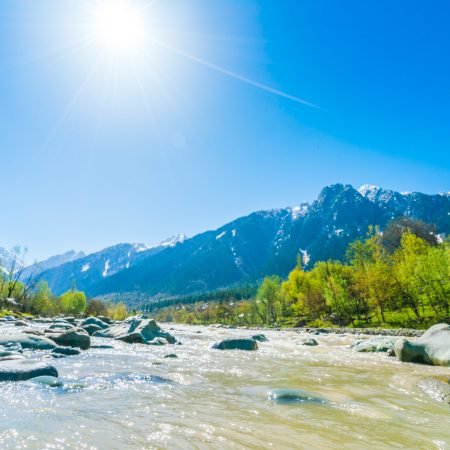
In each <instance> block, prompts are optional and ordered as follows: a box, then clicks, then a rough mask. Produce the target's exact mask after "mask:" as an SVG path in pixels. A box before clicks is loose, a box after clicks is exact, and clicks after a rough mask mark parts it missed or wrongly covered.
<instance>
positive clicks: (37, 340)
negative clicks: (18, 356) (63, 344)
mask: <svg viewBox="0 0 450 450" xmlns="http://www.w3.org/2000/svg"><path fill="white" fill-rule="evenodd" d="M0 345H2V346H4V347H8V348H9V349H13V348H14V349H16V348H18V347H19V346H20V348H27V349H31V350H52V349H54V348H55V347H56V345H55V343H54V342H53V341H51V340H50V339H48V338H46V337H45V336H36V335H34V334H17V335H4V336H0Z"/></svg>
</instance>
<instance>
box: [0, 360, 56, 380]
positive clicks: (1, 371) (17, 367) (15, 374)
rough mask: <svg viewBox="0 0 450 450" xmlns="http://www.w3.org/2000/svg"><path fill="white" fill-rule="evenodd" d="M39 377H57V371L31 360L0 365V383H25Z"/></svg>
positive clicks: (7, 362)
mask: <svg viewBox="0 0 450 450" xmlns="http://www.w3.org/2000/svg"><path fill="white" fill-rule="evenodd" d="M41 376H51V377H57V376H58V371H57V370H56V368H55V367H53V366H51V365H49V364H44V363H40V362H36V361H31V360H22V361H4V362H2V363H0V381H25V380H29V379H30V378H35V377H41Z"/></svg>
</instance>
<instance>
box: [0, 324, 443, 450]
mask: <svg viewBox="0 0 450 450" xmlns="http://www.w3.org/2000/svg"><path fill="white" fill-rule="evenodd" d="M8 327H9V326H1V327H0V333H5V332H8ZM11 328H12V327H11ZM11 328H10V329H9V332H10V331H11ZM174 328H175V329H173V330H171V333H172V334H173V335H175V337H177V338H178V339H179V340H180V341H181V342H182V343H183V345H180V346H163V347H154V346H144V345H139V344H135V345H131V344H126V343H122V342H118V341H112V340H110V339H101V338H94V339H93V344H111V345H113V346H114V348H113V349H101V348H99V349H91V350H88V351H86V352H83V353H82V355H80V356H72V357H67V358H62V359H56V360H53V359H51V358H50V355H49V352H39V353H33V354H32V356H33V358H36V357H38V358H39V359H41V360H46V361H51V362H52V363H53V364H54V365H55V366H56V367H57V369H58V371H59V374H60V378H61V379H62V380H63V381H64V383H65V386H64V387H56V388H49V387H44V386H40V385H36V384H34V383H33V382H30V381H28V382H20V383H1V384H0V448H1V449H2V450H3V449H108V450H112V449H118V450H119V449H120V450H123V449H141V448H142V449H153V448H155V449H159V448H162V449H164V448H170V449H183V450H188V449H207V448H208V449H209V448H214V449H227V448H255V449H263V448H273V449H342V448H348V449H383V448H390V449H391V448H408V449H450V405H448V404H445V403H440V402H438V401H435V400H433V399H432V398H430V397H429V396H427V395H426V394H425V393H424V392H423V391H422V390H421V389H420V387H419V384H420V383H421V382H423V381H424V380H427V379H429V378H430V377H443V378H447V379H448V378H450V369H449V368H444V367H430V366H422V365H415V364H404V363H400V362H398V361H396V360H395V358H389V357H388V356H387V355H385V354H374V353H356V352H353V351H352V350H351V349H350V348H349V344H350V343H351V342H352V341H353V339H354V338H355V337H354V336H338V335H331V334H330V335H320V336H314V337H315V338H316V339H317V340H318V342H319V344H320V345H319V346H317V347H306V346H303V345H300V342H301V340H302V339H303V338H305V335H304V334H301V333H297V332H294V331H267V332H266V331H265V332H264V333H265V334H266V336H267V337H268V338H269V342H264V343H260V344H259V350H258V351H254V352H245V351H220V350H212V349H211V345H212V344H213V343H214V342H215V341H218V340H220V339H223V338H226V337H231V336H239V337H242V336H251V335H252V332H251V331H250V330H229V329H223V328H213V327H189V326H180V325H174ZM14 331H17V328H16V330H14ZM169 353H176V355H177V356H178V358H164V356H166V355H167V354H169ZM25 354H26V353H25ZM37 355H38V356H37ZM280 388H291V389H301V390H304V391H307V392H309V393H310V394H311V395H315V396H321V397H323V398H325V399H327V400H328V401H327V402H309V401H305V402H287V403H277V402H276V401H274V400H273V397H270V395H269V393H270V392H271V391H272V390H274V389H280Z"/></svg>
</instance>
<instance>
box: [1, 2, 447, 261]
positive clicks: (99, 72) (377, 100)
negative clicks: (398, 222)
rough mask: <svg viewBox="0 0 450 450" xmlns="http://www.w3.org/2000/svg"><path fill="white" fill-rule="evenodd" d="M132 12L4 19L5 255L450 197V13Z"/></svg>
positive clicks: (345, 8) (404, 8)
mask: <svg viewBox="0 0 450 450" xmlns="http://www.w3.org/2000/svg"><path fill="white" fill-rule="evenodd" d="M112 1H113V0H108V2H109V3H108V2H107V3H108V5H111V2H112ZM115 1H119V3H123V2H125V3H128V6H126V7H124V6H123V5H122V4H121V6H120V8H122V7H123V8H124V9H123V11H125V12H126V14H119V16H120V17H113V18H111V17H110V16H109V12H108V8H106V9H105V5H104V4H103V5H102V4H101V3H102V2H101V0H89V1H88V0H2V1H1V2H0V167H1V174H2V176H1V190H2V194H1V198H2V209H1V211H2V212H1V220H0V246H3V247H6V248H8V247H11V246H13V245H15V244H21V245H26V246H28V248H29V252H30V257H31V258H43V257H47V256H50V255H52V254H56V253H60V252H63V251H65V250H69V249H76V250H84V251H87V252H89V251H94V250H99V249H101V248H103V247H106V246H108V245H112V244H115V243H119V242H145V243H156V242H159V241H161V240H163V239H164V238H166V237H168V236H171V235H174V234H177V233H181V232H183V233H186V234H188V235H191V236H192V235H194V234H196V233H198V232H201V231H204V230H207V229H212V228H216V227H218V226H220V225H222V224H224V223H226V222H228V221H230V220H232V219H234V218H236V217H238V216H241V215H244V214H247V213H250V212H252V211H255V210H258V209H266V208H273V207H284V206H288V205H292V206H293V205H296V204H298V203H300V202H301V201H304V200H307V201H310V200H313V199H314V198H315V197H316V196H317V194H318V192H319V191H320V189H321V188H322V187H323V186H324V185H327V184H331V183H336V182H343V183H350V184H353V185H355V186H359V185H361V184H363V183H371V184H377V185H381V186H383V187H386V188H391V189H395V190H399V191H422V192H427V193H435V192H439V191H449V190H450V126H449V122H450V27H449V22H450V4H449V2H448V1H444V0H443V1H439V0H435V1H432V2H424V1H416V0H411V1H408V2H406V1H398V2H393V1H392V0H367V1H361V0H346V1H338V0H334V1H333V0H328V1H325V0H314V1H309V0H308V1H307V0H283V1H279V0H214V1H211V0H159V1H158V0H147V1H144V0H135V1H133V0H115ZM128 12H130V14H131V15H130V16H128V15H127V14H128ZM136 12H137V15H138V16H139V17H137V16H136ZM103 16H105V17H106V19H105V20H107V21H111V20H112V22H114V23H115V25H114V26H115V28H114V27H113V29H112V30H111V29H106V30H105V29H103V28H104V26H105V23H103V22H104V17H103ZM122 21H125V23H122ZM130 25H131V26H130ZM106 26H109V22H108V23H107V24H106ZM102 27H103V28H102ZM108 33H109V34H108ZM130 33H131V34H130ZM303 101H306V102H309V103H311V104H313V105H309V104H305V103H303ZM314 105H315V106H314Z"/></svg>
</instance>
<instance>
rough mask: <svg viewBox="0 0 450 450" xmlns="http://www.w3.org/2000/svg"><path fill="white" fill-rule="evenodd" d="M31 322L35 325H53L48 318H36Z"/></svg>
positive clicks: (51, 320)
mask: <svg viewBox="0 0 450 450" xmlns="http://www.w3.org/2000/svg"><path fill="white" fill-rule="evenodd" d="M33 322H35V323H53V319H50V318H49V317H36V318H35V319H33Z"/></svg>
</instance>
